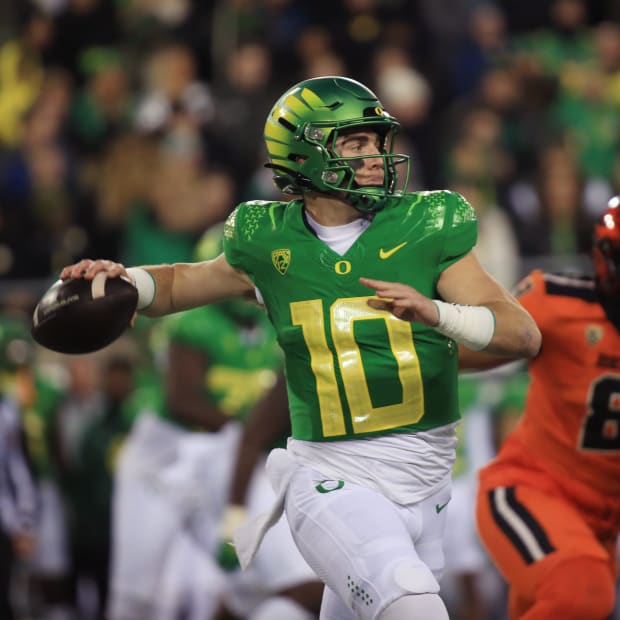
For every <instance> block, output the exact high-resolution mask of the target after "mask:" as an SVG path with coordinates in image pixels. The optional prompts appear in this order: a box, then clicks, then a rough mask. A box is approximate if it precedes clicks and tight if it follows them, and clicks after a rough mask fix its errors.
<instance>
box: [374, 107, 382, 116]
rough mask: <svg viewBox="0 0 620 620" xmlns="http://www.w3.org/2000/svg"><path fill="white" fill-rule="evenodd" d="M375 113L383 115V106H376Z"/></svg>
mask: <svg viewBox="0 0 620 620" xmlns="http://www.w3.org/2000/svg"><path fill="white" fill-rule="evenodd" d="M375 114H376V115H377V116H383V108H379V107H376V108H375Z"/></svg>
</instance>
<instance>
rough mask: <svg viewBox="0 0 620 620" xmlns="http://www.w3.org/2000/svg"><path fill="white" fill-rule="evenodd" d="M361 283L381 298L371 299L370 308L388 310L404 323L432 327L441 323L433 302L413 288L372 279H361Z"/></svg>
mask: <svg viewBox="0 0 620 620" xmlns="http://www.w3.org/2000/svg"><path fill="white" fill-rule="evenodd" d="M360 282H361V283H362V284H363V285H364V286H367V287H368V288H371V289H374V291H375V294H376V295H377V297H378V298H379V299H369V300H368V305H369V306H370V307H372V308H377V309H378V310H387V311H388V312H391V313H392V314H393V315H394V316H395V317H397V318H399V319H402V320H403V321H410V322H414V321H415V322H416V323H422V324H423V325H428V326H430V327H436V326H437V324H438V323H439V310H438V309H437V306H436V305H435V304H434V303H433V300H432V299H429V298H428V297H426V296H425V295H422V293H419V292H418V291H416V290H415V289H414V288H413V287H411V286H408V285H407V284H400V283H399V282H384V281H383V280H371V279H370V278H360Z"/></svg>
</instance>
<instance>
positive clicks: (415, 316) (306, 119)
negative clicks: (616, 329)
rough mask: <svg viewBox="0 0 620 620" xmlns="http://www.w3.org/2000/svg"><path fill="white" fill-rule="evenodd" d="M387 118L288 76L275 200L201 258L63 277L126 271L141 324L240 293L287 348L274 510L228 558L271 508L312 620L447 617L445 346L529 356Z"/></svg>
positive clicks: (85, 263)
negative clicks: (286, 416) (400, 149)
mask: <svg viewBox="0 0 620 620" xmlns="http://www.w3.org/2000/svg"><path fill="white" fill-rule="evenodd" d="M398 126H399V125H398V122H397V121H396V119H395V118H394V117H392V116H391V115H390V114H389V113H388V112H387V111H386V110H384V108H383V106H382V105H381V102H380V101H379V100H378V99H377V97H376V96H375V95H374V93H373V92H372V91H370V90H369V89H368V88H366V87H365V86H364V85H362V84H360V83H359V82H356V81H354V80H351V79H348V78H343V77H321V78H314V79H310V80H306V81H304V82H301V83H299V84H296V85H295V86H293V87H292V88H290V89H289V90H288V91H287V92H285V93H284V94H283V95H282V97H281V98H280V99H279V100H278V101H277V102H276V103H275V105H274V106H273V108H272V110H271V112H270V113H269V115H268V118H267V123H266V126H265V141H266V146H267V151H268V154H269V159H270V163H269V166H270V167H271V168H272V169H273V171H274V177H275V182H276V184H277V185H278V187H279V188H280V189H281V190H282V191H283V192H284V193H286V194H290V195H291V197H292V199H291V200H289V201H287V202H278V201H274V202H256V201H254V202H246V203H242V204H240V205H239V206H238V207H237V208H236V209H235V210H234V212H233V213H232V214H231V215H230V217H229V218H228V221H227V226H226V233H225V243H224V253H223V254H222V255H220V256H219V257H218V258H216V259H214V260H211V261H207V262H199V263H194V264H174V265H154V266H144V267H134V268H130V269H128V270H127V269H125V267H124V266H123V265H121V264H119V263H115V262H112V261H106V260H95V261H93V260H87V259H85V260H82V261H80V262H78V263H76V264H74V265H71V266H68V267H66V268H65V269H64V270H63V271H62V273H61V278H63V279H66V278H79V277H84V278H87V279H90V278H93V277H94V276H95V274H96V273H98V272H101V271H104V272H107V274H108V276H109V277H118V276H121V275H125V276H128V277H130V278H131V279H132V280H133V281H134V282H135V284H136V287H137V289H138V293H139V302H138V308H139V311H140V312H142V313H144V314H147V315H149V316H160V315H164V314H168V313H171V312H177V311H180V310H184V309H188V308H193V307H196V306H201V305H204V304H210V303H214V302H218V301H220V300H222V299H227V298H231V297H236V296H241V295H244V294H247V293H248V292H252V291H257V295H258V296H259V298H260V299H261V300H262V301H263V302H264V304H265V306H266V309H267V312H268V314H269V318H270V320H271V322H272V323H273V325H274V327H275V329H276V332H277V335H278V342H279V344H280V346H281V347H282V349H283V351H284V355H285V370H286V379H287V389H288V396H289V404H290V414H291V423H292V437H291V438H290V439H289V442H288V445H287V449H286V450H278V449H276V450H274V451H273V452H272V453H271V455H270V458H269V461H268V463H267V469H268V474H269V476H270V478H271V482H272V484H273V485H274V488H275V489H276V491H277V492H278V499H279V502H277V503H276V505H275V506H274V509H273V510H272V513H271V514H268V515H266V516H265V518H264V519H262V520H259V521H257V522H256V523H254V524H252V525H254V526H255V528H254V529H253V528H252V527H250V526H248V527H244V528H241V529H240V530H238V531H237V533H236V536H235V542H236V545H237V552H238V555H239V557H240V560H241V562H242V564H246V563H247V562H248V561H249V560H250V559H251V557H252V554H253V552H254V551H255V548H256V545H257V544H259V542H260V538H261V535H262V534H263V533H264V532H265V530H266V529H268V527H269V525H270V523H272V522H274V520H275V518H276V517H277V516H278V511H279V510H282V508H284V509H285V511H286V516H287V519H288V522H289V526H290V528H291V531H292V533H293V536H294V538H295V542H296V543H297V545H298V547H299V549H300V550H301V552H302V554H303V555H304V557H305V558H306V560H307V561H308V563H309V564H310V566H311V567H312V568H313V569H314V570H315V572H316V573H317V574H318V575H319V577H320V578H321V579H322V580H323V581H324V582H325V584H326V588H325V594H324V598H323V605H322V610H321V617H322V618H325V619H328V618H338V619H348V618H351V619H353V618H360V619H364V620H366V619H368V620H370V619H371V618H372V619H373V620H374V619H377V618H378V619H380V620H394V619H396V618H398V619H399V620H400V619H401V618H405V617H406V618H423V619H425V620H429V619H433V620H437V619H439V620H444V619H445V618H447V612H446V610H445V606H444V604H443V602H442V601H441V598H440V597H439V595H438V593H439V585H438V582H437V578H438V577H439V575H440V574H441V570H442V566H443V555H442V532H443V527H444V522H445V515H446V512H447V510H444V509H443V507H444V506H445V505H446V503H447V502H448V501H449V499H450V472H451V467H452V463H453V461H454V454H455V443H456V438H455V426H456V424H457V423H458V418H459V410H458V399H457V390H456V386H457V364H458V353H457V346H456V344H457V343H462V344H464V345H466V346H468V347H470V348H473V349H477V350H483V349H484V350H485V351H489V352H494V353H496V354H500V355H507V356H511V357H531V356H533V355H535V354H536V353H537V352H538V349H539V347H540V332H539V331H538V328H537V327H536V325H535V323H534V321H533V320H532V318H531V317H530V316H529V314H528V313H527V312H525V311H524V310H523V309H522V308H521V306H520V305H519V304H518V303H517V302H516V300H515V299H514V298H513V297H512V296H511V295H510V294H509V293H508V292H507V291H506V290H505V289H504V288H503V287H501V286H500V285H499V284H498V283H497V282H496V281H495V280H493V279H492V278H491V277H490V276H489V275H488V274H487V273H486V272H485V271H484V270H483V269H482V268H481V267H480V265H479V263H478V262H477V260H476V258H475V256H474V255H473V253H472V252H471V250H472V247H473V246H474V244H475V242H476V235H477V229H476V217H475V214H474V211H473V209H472V207H471V206H470V205H469V204H468V203H467V202H466V201H465V200H464V199H463V198H462V197H461V196H460V195H458V194H455V193H452V192H449V191H437V192H415V193H408V192H406V191H405V190H404V189H402V187H404V184H405V182H406V180H407V177H408V169H409V158H408V157H407V156H405V155H399V154H395V153H394V152H393V139H394V135H395V133H396V132H397V130H398ZM401 169H403V170H401ZM399 179H401V181H403V185H402V187H401V184H399Z"/></svg>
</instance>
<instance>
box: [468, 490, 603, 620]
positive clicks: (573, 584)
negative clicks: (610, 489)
mask: <svg viewBox="0 0 620 620" xmlns="http://www.w3.org/2000/svg"><path fill="white" fill-rule="evenodd" d="M477 523H478V529H479V531H480V535H481V538H482V540H483V542H484V544H485V546H486V548H487V550H488V551H489V553H490V555H491V557H492V558H493V559H494V560H495V562H496V564H497V566H498V567H499V569H500V571H501V572H502V574H503V575H504V577H505V578H506V580H507V581H508V583H509V585H510V588H511V595H510V607H511V618H512V619H515V620H516V619H517V618H518V619H519V620H546V619H548V618H562V620H584V619H585V618H588V619H589V620H604V619H605V618H606V617H607V616H608V615H609V614H610V613H611V610H612V608H613V601H614V584H615V578H614V573H613V570H612V567H611V563H610V558H609V554H608V552H607V551H606V549H604V548H603V546H602V545H601V544H600V542H599V541H598V540H597V539H596V537H595V535H594V533H593V532H592V531H591V529H590V528H589V527H588V525H587V524H586V523H585V522H584V520H583V518H582V517H581V515H580V514H579V513H578V512H577V511H576V510H575V509H574V508H573V507H572V505H570V504H568V503H566V502H565V501H564V500H563V499H562V498H560V497H556V496H554V495H553V494H552V493H550V492H549V491H548V490H544V491H542V490H538V489H534V488H532V487H525V486H513V487H496V488H493V489H489V490H483V491H481V492H480V493H479V494H478V501H477Z"/></svg>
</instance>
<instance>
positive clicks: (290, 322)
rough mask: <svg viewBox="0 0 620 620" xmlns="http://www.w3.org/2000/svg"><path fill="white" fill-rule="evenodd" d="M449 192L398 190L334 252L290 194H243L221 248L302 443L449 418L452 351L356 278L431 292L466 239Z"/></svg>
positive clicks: (473, 231)
mask: <svg viewBox="0 0 620 620" xmlns="http://www.w3.org/2000/svg"><path fill="white" fill-rule="evenodd" d="M476 237H477V227H476V216H475V212H474V210H473V209H472V207H471V206H470V205H469V203H468V202H467V201H465V199H464V198H463V197H462V196H460V195H459V194H455V193H452V192H448V191H439V192H419V193H412V194H407V195H406V196H404V197H403V198H401V199H399V200H394V201H393V202H392V203H391V204H390V205H389V206H387V207H386V208H385V209H384V210H382V211H380V212H378V213H377V214H376V215H375V216H374V219H373V221H372V223H371V225H370V226H369V227H368V228H367V229H366V230H365V231H364V232H363V233H362V234H361V235H360V237H359V238H358V239H357V241H355V243H354V244H353V245H352V246H351V247H350V248H349V250H348V251H347V252H346V253H345V254H343V255H340V254H337V253H336V252H334V251H332V250H331V249H330V248H329V247H328V246H327V245H325V244H324V243H323V242H322V241H320V240H319V239H318V238H317V237H316V236H315V235H314V234H313V233H312V232H311V230H310V229H309V228H308V226H307V225H306V221H305V218H304V215H303V203H302V201H292V202H289V203H284V202H262V201H256V202H246V203H242V204H240V205H239V206H238V207H237V208H236V209H235V211H234V212H233V213H232V214H231V215H230V217H229V218H228V221H227V224H226V229H225V236H224V251H225V254H226V258H227V260H228V262H229V263H230V264H231V265H232V266H233V267H236V268H238V269H240V270H242V271H243V272H245V273H246V274H247V275H248V276H249V277H250V278H251V279H252V281H253V282H254V284H255V285H256V287H257V288H258V289H259V290H260V292H261V295H262V297H263V299H264V302H265V306H266V308H267V310H268V313H269V317H270V319H271V321H272V323H273V325H274V327H275V329H276V332H277V335H278V342H279V343H280V346H281V347H282V349H283V350H284V354H285V369H286V378H287V388H288V394H289V403H290V411H291V422H292V427H293V437H295V438H296V439H304V440H311V441H325V440H335V439H354V438H359V437H364V436H373V435H382V434H389V433H397V432H412V431H420V430H428V429H431V428H435V427H437V426H442V425H445V424H448V423H450V422H453V421H455V420H456V419H458V417H459V411H458V396H457V361H458V360H457V358H458V355H457V348H456V346H455V343H454V342H452V341H451V340H450V339H448V338H446V337H444V336H442V335H441V334H439V333H438V332H437V331H435V330H434V329H432V328H430V327H426V326H424V325H421V324H416V323H408V322H405V321H401V320H400V319H397V318H396V317H395V316H393V315H392V314H391V313H389V312H386V311H382V310H376V309H374V308H371V307H370V306H368V303H367V302H368V299H369V297H371V295H370V294H369V293H370V291H369V290H368V288H366V287H365V286H362V285H361V284H360V282H359V278H360V277H362V276H364V277H368V278H374V279H378V280H387V281H395V282H402V283H404V284H408V285H410V286H412V287H414V288H415V289H416V290H418V291H419V292H420V293H422V294H424V295H426V296H428V297H437V296H438V294H437V289H436V287H437V280H438V279H439V276H440V274H441V272H442V271H443V270H444V269H446V268H447V267H449V266H450V265H452V264H453V263H454V262H456V261H458V260H459V259H460V258H462V257H463V256H464V255H465V254H467V253H468V252H469V251H470V250H471V249H472V247H473V246H474V245H475V243H476Z"/></svg>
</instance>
